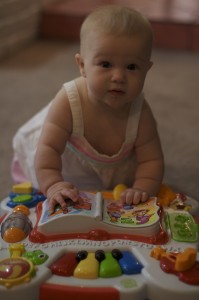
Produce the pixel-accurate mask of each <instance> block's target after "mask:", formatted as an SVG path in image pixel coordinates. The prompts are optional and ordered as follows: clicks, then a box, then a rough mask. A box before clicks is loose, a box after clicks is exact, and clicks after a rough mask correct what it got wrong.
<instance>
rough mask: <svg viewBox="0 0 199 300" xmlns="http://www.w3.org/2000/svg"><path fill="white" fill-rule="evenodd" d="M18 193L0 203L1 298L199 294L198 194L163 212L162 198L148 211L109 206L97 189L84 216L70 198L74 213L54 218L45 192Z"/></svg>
mask: <svg viewBox="0 0 199 300" xmlns="http://www.w3.org/2000/svg"><path fill="white" fill-rule="evenodd" d="M16 197H18V196H17V195H15V194H14V195H13V194H12V195H10V197H8V198H6V199H4V200H2V201H1V206H0V226H1V237H0V299H1V300H13V299H20V300H26V299H29V300H47V299H48V300H54V299H56V297H57V299H59V300H64V299H66V295H67V299H74V300H76V299H78V300H79V299H81V300H91V299H92V300H93V299H95V300H101V299H103V300H119V299H120V300H131V299H132V300H160V299H161V300H169V299H176V300H187V299H191V300H198V297H199V252H198V243H199V229H198V228H199V225H198V224H197V223H196V221H195V218H193V216H196V217H197V218H198V217H199V203H198V202H197V201H196V200H194V199H192V198H190V197H188V196H186V197H184V196H182V197H179V195H178V196H176V199H175V200H174V201H173V202H172V203H171V205H170V206H169V207H164V208H163V209H161V215H160V210H159V208H158V209H157V206H156V205H155V204H154V207H152V206H150V209H148V210H146V207H145V208H143V207H136V208H135V207H131V208H129V207H128V208H120V207H119V206H118V204H117V202H116V201H112V202H113V204H110V203H111V202H110V201H107V202H106V206H104V208H103V201H102V198H101V195H100V194H97V195H95V196H94V199H92V201H91V202H89V201H87V202H86V207H87V208H86V212H84V214H83V216H82V215H81V216H80V215H79V216H78V214H80V211H81V208H74V207H72V208H71V204H70V206H69V207H68V210H67V212H63V211H62V212H60V211H59V212H57V213H55V215H54V216H48V215H45V213H46V212H47V207H46V205H47V202H45V201H43V200H44V199H43V198H42V195H40V194H37V197H36V196H35V191H34V193H33V194H32V196H31V197H30V198H28V196H27V195H26V197H25V196H24V197H22V198H20V197H19V198H17V199H16ZM185 198H186V199H185ZM13 199H15V200H13ZM100 199H101V200H100ZM96 200H97V201H96ZM40 201H41V202H40ZM95 201H96V202H95ZM100 201H101V202H100ZM151 201H154V199H152V200H151ZM38 202H39V204H37V203H38ZM93 202H95V205H97V208H96V206H92V205H94V204H93ZM90 203H91V209H90V210H89V209H88V207H89V205H90ZM96 203H97V204H96ZM99 203H101V204H100V205H99ZM149 203H150V202H149ZM151 203H152V202H151ZM16 204H23V205H24V204H26V206H29V209H28V210H29V212H30V214H29V215H28V216H27V212H26V211H25V212H24V211H23V212H22V209H23V207H22V209H19V210H18V211H17V214H16V212H15V213H13V208H14V209H15V207H16V208H17V207H18V206H17V205H16ZM36 204H37V212H36ZM108 205H109V206H108ZM110 205H111V206H110ZM146 205H147V203H146V204H145V206H146ZM83 206H84V208H85V203H84V205H83ZM148 206H149V204H148ZM45 207H46V209H44V208H45ZM106 207H109V210H108V208H107V210H106V209H105V208H106ZM113 207H114V209H113ZM115 207H116V208H115ZM110 208H111V209H112V211H110ZM138 208H139V209H138ZM75 209H76V210H77V211H78V213H77V211H75ZM92 209H93V210H94V211H92ZM115 209H116V212H117V215H116V214H114V213H113V212H115ZM16 210H17V209H16ZM135 210H136V213H137V215H136V213H135ZM151 210H153V211H152V213H151ZM107 211H108V214H106V212H107ZM156 211H158V213H159V216H160V219H159V223H158V224H159V227H158V226H157V219H158V215H156ZM100 212H102V214H101V213H100ZM140 212H142V216H141V217H143V216H144V219H143V218H140V215H138V213H140ZM143 212H144V213H143ZM69 213H70V215H71V216H70V217H69ZM118 213H119V215H118ZM13 214H14V217H15V218H12V216H13ZM20 214H21V215H20ZM24 214H25V216H23V215H24ZM67 214H68V215H67ZM85 214H86V217H85ZM89 214H92V218H93V219H92V218H91V217H90V216H89ZM73 215H74V216H73ZM192 215H193V216H192ZM16 216H17V221H16ZM138 216H139V218H138ZM78 217H79V218H78ZM109 218H110V219H109ZM91 219H92V220H91ZM78 220H81V222H79V221H78ZM140 220H142V222H140ZM138 221H139V222H138ZM95 222H96V223H95ZM114 222H115V224H114ZM120 222H121V223H123V224H124V225H123V224H122V226H121V224H120ZM136 222H137V223H136ZM144 222H146V224H145V223H144ZM130 223H131V224H132V227H131V226H130V225H128V224H130ZM52 224H53V225H52ZM64 224H66V227H67V228H66V230H64ZM95 224H96V227H95ZM125 224H126V226H125ZM16 227H19V228H16ZM74 228H75V229H74ZM10 229H11V230H10ZM51 229H52V230H54V232H53V234H51ZM81 229H82V230H81ZM8 232H9V235H8ZM125 232H127V234H125ZM23 234H24V236H23ZM155 258H156V259H155Z"/></svg>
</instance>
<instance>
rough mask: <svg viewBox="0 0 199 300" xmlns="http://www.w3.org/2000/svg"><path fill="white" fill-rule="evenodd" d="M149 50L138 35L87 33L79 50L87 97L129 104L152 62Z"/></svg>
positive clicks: (116, 105)
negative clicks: (85, 39)
mask: <svg viewBox="0 0 199 300" xmlns="http://www.w3.org/2000/svg"><path fill="white" fill-rule="evenodd" d="M149 53H150V49H149V48H148V47H146V43H144V40H143V38H141V37H139V36H132V37H129V36H115V35H102V34H101V35H100V34H99V35H97V34H95V33H90V34H89V38H88V39H87V44H86V45H85V47H84V51H83V54H82V58H83V69H84V74H85V77H86V78H87V86H88V95H89V99H90V100H92V101H97V102H99V103H105V104H106V105H108V106H109V107H111V108H113V109H121V108H122V107H124V106H125V105H128V104H131V103H132V101H133V100H134V99H135V98H136V97H137V96H138V95H139V94H140V93H141V91H142V89H143V85H144V81H145V76H146V74H147V72H148V70H149V69H150V67H151V65H152V63H151V62H150V60H149Z"/></svg>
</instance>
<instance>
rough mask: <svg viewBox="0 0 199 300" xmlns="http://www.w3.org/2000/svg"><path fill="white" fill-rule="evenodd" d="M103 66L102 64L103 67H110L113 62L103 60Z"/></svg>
mask: <svg viewBox="0 0 199 300" xmlns="http://www.w3.org/2000/svg"><path fill="white" fill-rule="evenodd" d="M101 66H102V68H110V67H111V63H110V62H108V61H103V62H101Z"/></svg>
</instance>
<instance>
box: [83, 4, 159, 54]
mask: <svg viewBox="0 0 199 300" xmlns="http://www.w3.org/2000/svg"><path fill="white" fill-rule="evenodd" d="M89 32H94V33H95V32H96V33H99V34H111V35H112V34H113V35H115V36H117V35H118V36H120V35H127V36H133V35H137V36H141V37H143V39H145V40H146V43H147V45H148V46H150V47H152V42H153V32H152V29H151V25H150V23H149V21H148V20H147V19H146V18H145V17H144V16H143V15H141V14H140V13H139V12H137V11H135V10H133V9H130V8H128V7H125V6H119V5H106V6H101V7H99V8H98V9H96V10H95V11H93V12H92V13H90V14H89V15H88V16H87V18H86V19H85V20H84V22H83V24H82V26H81V30H80V44H81V48H82V45H84V43H85V40H86V38H87V36H88V34H89Z"/></svg>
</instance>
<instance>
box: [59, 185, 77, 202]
mask: <svg viewBox="0 0 199 300" xmlns="http://www.w3.org/2000/svg"><path fill="white" fill-rule="evenodd" d="M61 195H62V196H63V197H65V198H70V199H71V200H72V201H73V202H76V201H78V199H79V192H78V190H77V189H76V188H73V189H63V190H62V191H61Z"/></svg>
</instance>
